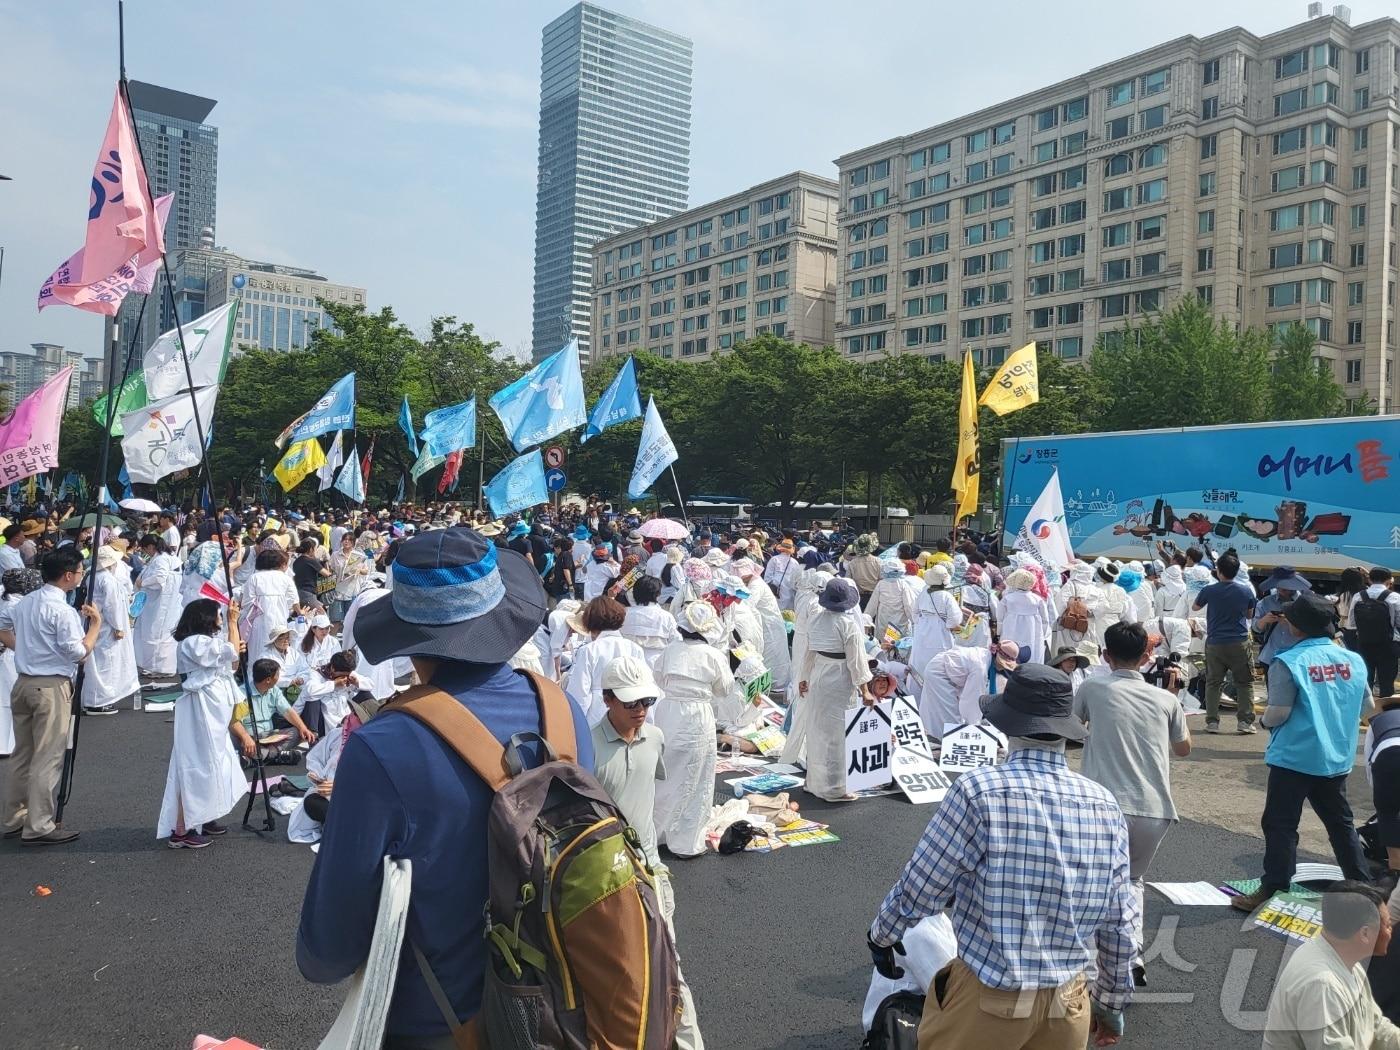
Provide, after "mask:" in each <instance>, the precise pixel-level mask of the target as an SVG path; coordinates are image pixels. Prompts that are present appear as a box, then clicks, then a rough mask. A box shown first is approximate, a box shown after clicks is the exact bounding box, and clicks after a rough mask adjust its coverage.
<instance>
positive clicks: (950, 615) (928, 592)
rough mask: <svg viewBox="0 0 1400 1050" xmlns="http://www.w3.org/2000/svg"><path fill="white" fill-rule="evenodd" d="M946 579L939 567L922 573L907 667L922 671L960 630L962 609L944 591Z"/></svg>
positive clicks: (945, 569) (942, 567)
mask: <svg viewBox="0 0 1400 1050" xmlns="http://www.w3.org/2000/svg"><path fill="white" fill-rule="evenodd" d="M949 579H950V576H949V573H948V569H947V567H946V566H943V565H935V566H933V567H932V568H930V569H929V570H928V571H927V572H925V573H924V592H923V594H921V595H919V601H918V603H917V606H916V608H915V617H914V641H913V644H912V646H911V647H910V650H909V666H910V667H914V668H923V667H926V666H928V662H929V661H930V660H932V659H933V658H934V657H935V656H937V655H938V654H939V653H941V652H942V651H943V650H944V649H948V648H951V647H952V646H953V644H954V642H953V631H954V630H956V629H957V628H959V627H961V626H962V622H963V613H962V607H961V606H960V605H959V604H958V602H957V599H956V598H954V597H953V595H952V594H950V593H949V592H948V590H947V587H948V580H949Z"/></svg>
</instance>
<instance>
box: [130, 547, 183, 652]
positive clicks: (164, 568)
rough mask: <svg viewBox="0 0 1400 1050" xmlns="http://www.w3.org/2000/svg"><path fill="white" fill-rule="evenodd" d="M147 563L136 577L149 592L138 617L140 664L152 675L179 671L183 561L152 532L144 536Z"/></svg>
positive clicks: (137, 640) (143, 551)
mask: <svg viewBox="0 0 1400 1050" xmlns="http://www.w3.org/2000/svg"><path fill="white" fill-rule="evenodd" d="M141 554H142V556H143V557H144V558H145V559H146V564H145V567H144V568H142V570H141V575H140V577H139V578H138V579H137V581H136V586H137V589H138V590H139V591H140V593H142V594H144V595H145V599H144V602H145V604H144V605H143V606H142V608H141V614H140V615H139V616H137V617H136V631H135V636H136V637H135V650H136V666H137V667H138V668H140V669H141V670H142V671H145V672H146V673H147V674H150V675H160V676H162V677H166V678H168V677H170V676H172V675H174V674H175V648H176V646H175V639H174V637H173V633H172V632H174V630H175V625H176V624H177V623H178V622H179V621H180V610H181V609H182V608H183V602H182V601H181V599H180V579H181V573H180V562H179V560H178V559H177V558H176V557H175V555H173V554H172V553H170V549H169V548H168V547H167V546H166V545H165V541H164V540H162V539H161V538H160V537H159V536H157V535H155V534H154V533H152V534H151V535H149V536H145V537H143V538H142V540H141Z"/></svg>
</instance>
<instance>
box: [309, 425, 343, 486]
mask: <svg viewBox="0 0 1400 1050" xmlns="http://www.w3.org/2000/svg"><path fill="white" fill-rule="evenodd" d="M340 438H341V431H339V430H337V431H336V432H335V440H334V441H332V442H331V448H330V451H329V452H327V453H326V461H325V463H323V464H321V468H320V469H319V470H318V471H316V478H317V480H318V481H319V484H318V485H317V486H316V491H317V492H325V491H326V489H328V488H330V487H331V486H332V485H334V484H335V472H336V471H337V470H339V469H340V465H341V464H342V463H344V462H345V452H344V451H343V450H342V448H341V446H340Z"/></svg>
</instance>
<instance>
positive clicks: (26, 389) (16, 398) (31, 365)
mask: <svg viewBox="0 0 1400 1050" xmlns="http://www.w3.org/2000/svg"><path fill="white" fill-rule="evenodd" d="M29 345H30V350H31V351H32V352H31V353H27V354H26V353H19V352H16V351H6V352H0V383H3V384H5V386H6V387H8V388H9V389H8V390H7V391H6V398H7V400H8V401H9V404H10V405H11V406H14V405H16V404H18V403H19V402H20V401H21V400H23V399H24V398H26V397H28V396H29V395H30V394H32V393H34V391H35V390H38V389H39V387H40V386H42V385H43V384H44V383H46V382H48V381H49V380H50V379H52V378H53V377H54V376H55V375H57V374H58V373H59V371H60V370H61V369H63V368H64V367H66V366H68V365H72V366H73V377H72V379H70V380H69V383H68V403H67V407H68V408H77V407H78V406H79V405H81V404H83V403H84V402H86V401H91V400H93V399H94V398H96V397H98V396H100V395H101V394H102V393H103V392H104V390H105V389H106V388H105V386H104V385H103V380H102V376H103V367H102V360H101V359H100V358H92V357H84V356H83V352H82V351H81V350H69V349H68V348H67V347H63V346H60V345H58V344H57V343H30V344H29Z"/></svg>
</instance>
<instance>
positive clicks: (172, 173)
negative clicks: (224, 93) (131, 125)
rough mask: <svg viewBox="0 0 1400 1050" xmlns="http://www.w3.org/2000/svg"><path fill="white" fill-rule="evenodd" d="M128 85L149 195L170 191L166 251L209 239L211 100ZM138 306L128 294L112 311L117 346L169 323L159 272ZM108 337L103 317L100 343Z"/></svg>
mask: <svg viewBox="0 0 1400 1050" xmlns="http://www.w3.org/2000/svg"><path fill="white" fill-rule="evenodd" d="M128 89H129V91H130V93H131V110H132V118H133V119H134V120H135V123H136V137H137V139H138V140H139V141H140V143H141V156H142V157H143V159H144V160H145V162H146V178H147V179H148V181H149V182H150V186H151V194H152V195H153V196H155V197H162V196H164V195H165V194H167V193H173V194H174V195H175V199H174V200H173V201H171V203H170V217H169V218H168V219H167V220H166V223H165V249H166V251H167V252H169V253H177V252H179V251H181V250H183V249H185V248H194V247H197V246H199V244H200V243H201V240H202V239H208V240H209V241H210V243H212V241H213V237H214V230H215V227H216V218H217V204H218V192H217V189H218V187H217V181H218V167H219V129H218V128H215V127H211V126H210V125H209V124H206V123H205V121H206V119H207V118H208V116H209V113H210V111H211V110H213V108H214V106H215V105H216V103H215V101H214V100H213V99H210V98H202V97H200V96H199V95H191V94H188V93H186V92H184V91H175V90H173V89H171V88H165V87H159V86H158V85H156V84H146V83H143V82H142V81H139V80H133V81H130V82H129V85H128ZM141 307H142V302H141V297H139V296H131V297H129V298H128V299H127V300H126V301H125V302H123V303H122V306H121V309H120V311H118V313H117V321H118V323H119V324H120V326H121V332H122V343H123V349H125V345H126V344H127V343H128V342H129V341H130V340H131V337H132V335H133V334H135V335H136V339H137V343H136V345H137V346H138V347H147V346H150V345H151V343H152V342H154V341H155V339H156V337H157V336H158V335H160V333H161V332H164V331H168V330H169V329H171V328H173V327H174V325H175V322H174V317H173V315H172V314H171V312H170V307H169V303H168V302H167V301H166V296H165V277H164V275H163V274H157V277H156V285H155V288H154V289H153V290H152V293H151V295H150V297H149V302H147V303H146V304H145V310H144V312H143V311H142V309H141ZM138 319H139V323H138ZM110 340H111V322H110V321H109V322H108V326H107V340H106V341H107V342H108V343H110Z"/></svg>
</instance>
